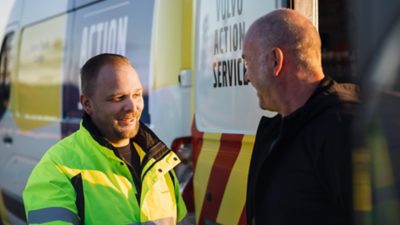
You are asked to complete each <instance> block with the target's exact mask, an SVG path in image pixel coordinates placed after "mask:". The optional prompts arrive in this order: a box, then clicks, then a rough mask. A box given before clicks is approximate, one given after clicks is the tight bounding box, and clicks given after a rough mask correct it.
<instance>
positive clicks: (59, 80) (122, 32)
mask: <svg viewBox="0 0 400 225" xmlns="http://www.w3.org/2000/svg"><path fill="white" fill-rule="evenodd" d="M295 3H296V4H295ZM280 7H292V8H295V9H296V10H300V11H302V12H303V13H305V14H306V15H307V16H308V17H309V18H310V19H311V20H312V21H313V22H314V23H315V24H316V25H317V24H318V22H319V19H318V2H317V1H316V0H307V1H287V0H246V1H245V0H168V1H167V0H146V1H143V0H57V1H54V0H40V1H33V0H16V2H15V5H14V8H13V11H12V13H11V16H10V19H9V21H8V24H7V27H6V34H5V37H4V39H3V42H2V46H1V53H0V100H1V104H0V190H1V195H0V224H1V222H2V223H4V224H7V223H8V222H9V223H10V224H25V223H26V222H25V221H26V219H25V213H24V209H23V204H22V197H21V196H22V191H23V189H24V186H25V184H26V181H27V179H28V177H29V175H30V173H31V170H32V169H33V167H34V166H35V164H36V163H37V162H38V160H39V159H40V158H41V156H42V155H43V154H44V152H45V151H46V150H47V149H48V148H49V147H50V146H51V145H53V144H54V143H55V142H57V141H58V140H60V139H61V138H63V137H65V136H67V135H68V134H70V133H71V132H73V131H75V130H76V129H77V128H78V126H79V122H80V119H81V114H82V109H81V106H80V105H79V86H80V84H79V82H80V81H79V80H80V79H79V69H80V67H81V66H82V64H83V63H84V62H85V61H86V60H87V59H88V58H90V57H91V56H94V55H96V54H98V53H102V52H112V53H119V54H123V55H125V56H127V57H128V58H129V59H130V60H131V63H132V64H133V65H134V66H135V68H136V69H137V71H138V74H139V75H140V78H141V80H142V84H143V86H144V89H145V94H144V98H145V109H144V112H143V116H142V118H141V120H142V121H143V122H145V123H147V124H149V125H150V127H151V128H152V129H153V130H154V131H155V132H156V133H157V134H158V135H159V137H160V138H161V139H162V140H163V141H164V142H165V143H166V144H167V145H169V146H171V148H173V149H174V150H175V151H177V152H178V153H179V154H181V156H182V157H183V161H184V162H185V163H184V165H183V166H182V167H181V168H178V170H179V171H180V172H179V171H178V172H179V173H178V176H180V179H181V183H182V194H183V195H184V198H185V200H186V203H187V206H188V209H189V210H190V211H192V212H194V213H195V216H196V222H197V223H198V224H245V194H246V180H247V171H248V165H249V163H250V156H251V151H252V147H253V143H254V134H255V130H256V128H257V123H258V121H259V118H260V116H261V115H263V114H267V115H272V113H270V112H263V111H261V110H258V103H257V98H256V95H255V91H254V90H253V88H252V87H251V86H250V85H249V83H247V82H246V81H245V79H244V72H245V70H244V65H243V61H242V59H241V50H242V44H243V38H244V34H245V32H246V30H247V29H248V28H249V26H250V24H251V23H252V22H253V21H254V20H255V19H256V18H258V17H259V16H261V15H263V14H265V13H267V12H269V11H271V10H273V9H276V8H280ZM192 170H193V171H192Z"/></svg>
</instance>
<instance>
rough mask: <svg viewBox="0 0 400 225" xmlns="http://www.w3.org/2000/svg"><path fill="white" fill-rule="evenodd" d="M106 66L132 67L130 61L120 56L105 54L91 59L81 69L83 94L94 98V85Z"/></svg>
mask: <svg viewBox="0 0 400 225" xmlns="http://www.w3.org/2000/svg"><path fill="white" fill-rule="evenodd" d="M105 65H110V66H112V67H115V68H116V67H118V66H120V65H129V66H131V64H130V62H129V59H128V58H126V57H125V56H122V55H118V54H110V53H103V54H100V55H97V56H94V57H92V58H90V59H89V60H88V61H87V62H86V63H85V64H84V65H83V66H82V68H81V85H82V93H84V94H86V95H88V96H92V95H93V92H94V86H95V85H93V84H94V83H95V81H96V79H97V77H98V75H99V71H100V70H101V68H103V67H104V66H105Z"/></svg>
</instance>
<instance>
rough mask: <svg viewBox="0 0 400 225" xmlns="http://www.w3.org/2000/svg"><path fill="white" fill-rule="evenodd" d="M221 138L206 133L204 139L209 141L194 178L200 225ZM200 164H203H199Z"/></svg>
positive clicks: (203, 146) (218, 135)
mask: <svg viewBox="0 0 400 225" xmlns="http://www.w3.org/2000/svg"><path fill="white" fill-rule="evenodd" d="M220 137H221V134H210V133H204V135H203V138H204V139H206V140H207V141H206V142H204V141H203V144H202V148H201V151H200V152H199V155H198V160H197V163H196V166H195V170H194V171H195V173H194V176H193V189H194V190H195V193H196V194H195V196H194V198H195V211H196V215H197V224H199V218H200V212H201V209H202V207H203V201H204V196H205V193H206V188H207V183H208V180H209V177H210V173H211V169H212V167H213V165H214V161H215V157H216V156H217V153H218V149H219V147H220ZM198 162H203V163H200V164H199V163H198ZM204 162H205V163H204Z"/></svg>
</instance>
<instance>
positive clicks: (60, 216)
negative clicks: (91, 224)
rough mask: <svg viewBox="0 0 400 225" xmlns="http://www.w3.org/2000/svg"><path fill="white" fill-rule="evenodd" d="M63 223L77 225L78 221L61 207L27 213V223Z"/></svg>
mask: <svg viewBox="0 0 400 225" xmlns="http://www.w3.org/2000/svg"><path fill="white" fill-rule="evenodd" d="M57 220H58V221H65V222H70V223H72V224H74V225H78V224H79V222H80V220H79V218H78V216H77V215H76V214H75V213H73V212H72V211H71V210H68V209H66V208H62V207H52V208H44V209H38V210H31V211H29V213H28V223H29V224H31V223H47V222H52V221H57Z"/></svg>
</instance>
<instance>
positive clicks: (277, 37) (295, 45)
mask: <svg viewBox="0 0 400 225" xmlns="http://www.w3.org/2000/svg"><path fill="white" fill-rule="evenodd" d="M248 39H251V41H252V42H255V43H256V46H259V49H260V51H263V50H267V49H268V48H269V49H271V48H281V49H282V50H283V52H284V53H285V55H286V57H291V58H292V60H294V61H295V62H296V65H297V66H298V68H297V69H305V70H312V69H316V68H317V69H319V68H320V67H321V40H320V37H319V34H318V32H317V30H316V29H315V27H314V25H313V24H312V23H311V22H310V21H309V20H308V19H307V18H306V17H305V16H303V15H302V14H300V13H299V12H297V11H295V10H291V9H277V10H274V11H272V12H270V13H268V14H266V15H265V16H263V17H261V18H259V19H258V20H256V21H255V22H254V23H253V24H252V25H251V27H250V28H249V31H248V32H247V34H246V40H247V41H248Z"/></svg>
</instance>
